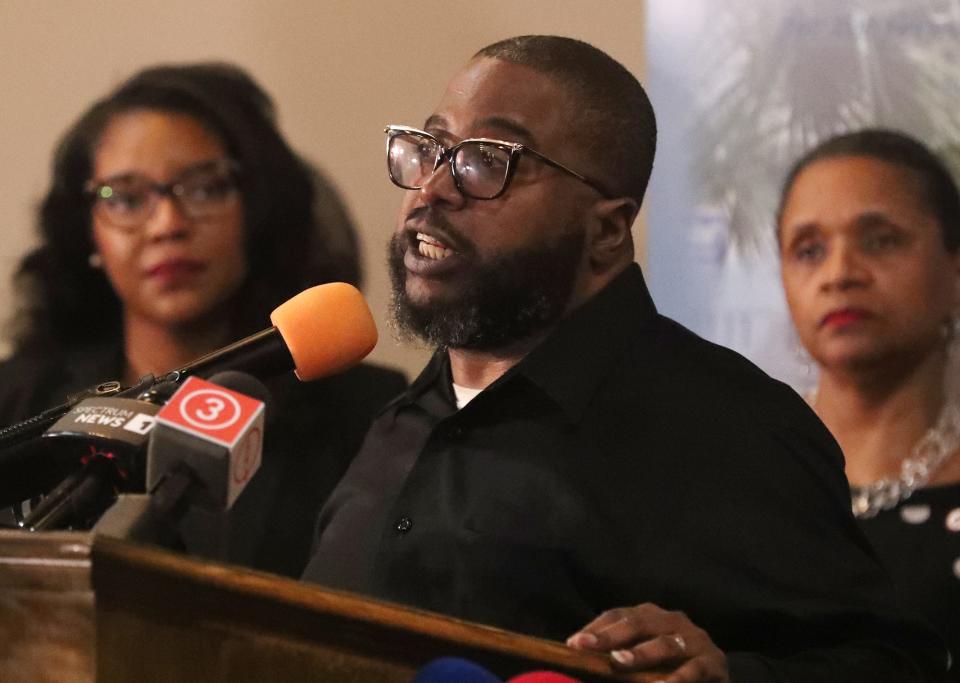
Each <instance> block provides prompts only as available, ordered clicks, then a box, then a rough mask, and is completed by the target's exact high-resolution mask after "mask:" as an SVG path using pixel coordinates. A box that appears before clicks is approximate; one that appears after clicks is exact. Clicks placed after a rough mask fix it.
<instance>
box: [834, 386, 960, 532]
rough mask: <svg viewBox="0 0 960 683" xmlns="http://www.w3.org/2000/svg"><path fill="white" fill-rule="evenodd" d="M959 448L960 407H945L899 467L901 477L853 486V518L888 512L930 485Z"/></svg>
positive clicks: (947, 405)
mask: <svg viewBox="0 0 960 683" xmlns="http://www.w3.org/2000/svg"><path fill="white" fill-rule="evenodd" d="M958 447H960V405H958V404H957V403H956V402H955V401H954V400H950V401H948V402H947V403H945V404H944V406H943V408H942V409H941V411H940V416H939V417H938V418H937V422H936V424H935V425H934V426H933V427H931V428H930V429H929V430H928V431H927V433H926V434H924V435H923V437H922V438H921V439H920V440H919V441H918V442H917V443H916V445H914V447H913V450H912V451H911V453H910V457H908V458H905V459H904V460H903V462H902V463H901V464H900V476H899V477H897V478H896V479H894V478H891V477H888V478H886V479H879V480H877V481H875V482H872V483H870V484H867V485H866V486H851V487H850V498H851V502H852V505H853V514H854V516H855V517H857V518H859V519H868V518H870V517H874V516H876V515H877V513H878V512H880V511H881V510H889V509H891V508H893V507H896V505H897V504H898V503H900V502H902V501H904V500H907V498H909V497H910V496H911V495H913V492H914V491H916V490H917V489H918V488H921V487H922V486H923V485H924V484H926V483H927V482H928V481H930V477H932V476H933V474H934V473H935V472H936V471H937V470H938V469H939V468H940V466H941V465H943V464H944V463H945V462H946V461H947V460H949V459H950V456H952V455H953V454H954V453H956V451H957V448H958Z"/></svg>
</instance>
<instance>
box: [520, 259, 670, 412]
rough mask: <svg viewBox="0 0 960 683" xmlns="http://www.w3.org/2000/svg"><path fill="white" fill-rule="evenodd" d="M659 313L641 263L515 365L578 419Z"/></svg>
mask: <svg viewBox="0 0 960 683" xmlns="http://www.w3.org/2000/svg"><path fill="white" fill-rule="evenodd" d="M656 317H657V309H656V306H655V305H654V303H653V299H652V298H651V297H650V292H649V291H648V290H647V285H646V283H645V282H644V279H643V273H642V272H641V271H640V266H638V265H637V264H636V263H632V264H631V265H630V266H629V267H628V268H626V269H625V270H624V271H623V272H622V273H620V274H619V275H617V277H615V278H614V279H613V281H611V282H610V284H609V285H607V286H606V287H605V288H604V289H602V290H601V291H600V292H598V293H597V294H596V295H595V296H594V297H593V298H591V299H590V300H589V301H587V302H586V303H584V304H583V305H582V306H580V307H579V308H577V309H576V310H574V311H573V312H572V313H571V314H570V315H568V316H567V317H566V318H564V319H563V320H561V321H560V324H559V325H558V326H557V328H556V329H555V330H554V331H553V332H552V333H551V334H550V335H549V336H548V337H547V338H546V339H545V340H544V341H543V343H541V344H540V345H539V346H537V348H535V349H534V350H533V351H531V352H530V353H529V354H528V355H527V357H526V358H524V359H523V360H522V361H521V362H520V363H518V364H517V366H516V367H515V368H514V369H515V370H516V371H518V372H519V373H522V374H523V375H524V376H526V377H527V378H528V379H529V380H530V381H532V382H533V383H534V384H536V385H537V386H539V387H540V388H541V389H542V390H543V391H544V392H545V393H546V394H547V395H548V396H550V397H551V398H552V399H553V400H554V401H556V402H557V404H559V405H560V407H561V408H562V409H563V411H564V412H565V413H566V414H567V416H568V417H569V418H570V419H571V420H573V421H578V420H579V419H580V417H581V416H582V415H583V412H584V410H585V409H586V407H587V405H588V404H589V403H590V401H591V399H592V398H593V395H594V393H595V392H596V390H597V388H598V387H599V385H600V384H601V383H602V382H605V381H606V380H607V377H608V376H609V373H610V370H611V368H612V367H613V366H614V364H615V363H617V362H619V360H620V357H621V356H622V354H623V352H624V350H625V349H626V348H627V347H628V346H629V345H630V344H635V343H636V338H637V334H638V333H639V332H641V331H642V330H643V328H645V327H648V326H649V325H650V324H651V323H652V322H653V321H654V319H655V318H656Z"/></svg>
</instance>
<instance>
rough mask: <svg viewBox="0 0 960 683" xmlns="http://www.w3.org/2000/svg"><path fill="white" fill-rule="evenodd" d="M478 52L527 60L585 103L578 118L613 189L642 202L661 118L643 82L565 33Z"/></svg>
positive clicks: (512, 40) (509, 40)
mask: <svg viewBox="0 0 960 683" xmlns="http://www.w3.org/2000/svg"><path fill="white" fill-rule="evenodd" d="M474 57H475V58H476V57H490V58H493V59H500V60H503V61H506V62H512V63H515V64H522V65H523V66H527V67H530V68H531V69H534V70H535V71H539V72H541V73H543V74H546V75H548V76H550V77H552V78H554V79H556V80H557V82H559V83H560V84H562V85H563V86H565V87H566V88H568V89H569V90H570V92H571V94H572V95H573V96H574V97H575V98H576V99H577V101H578V104H579V105H581V107H580V108H579V109H578V116H579V118H580V121H578V123H579V125H580V126H581V128H582V130H583V131H584V133H585V139H586V140H587V144H588V145H589V146H590V152H591V153H592V155H593V158H594V161H595V163H596V165H597V167H598V168H599V169H600V170H601V172H603V173H604V174H605V175H606V177H605V178H601V179H600V180H601V182H602V183H603V184H605V185H606V186H607V187H608V188H609V190H612V191H613V192H614V193H615V194H618V195H621V196H627V197H632V198H633V199H634V200H636V202H637V204H638V205H639V204H640V203H642V201H643V195H644V193H645V192H646V189H647V183H648V182H649V180H650V173H651V171H652V170H653V157H654V153H655V152H656V148H657V121H656V117H655V116H654V113H653V107H652V106H651V104H650V100H649V98H648V97H647V93H646V92H645V91H644V89H643V86H642V85H640V82H639V81H638V80H637V79H636V78H635V77H634V76H633V74H631V73H630V72H629V71H627V69H626V68H625V67H624V66H623V65H622V64H620V63H619V62H618V61H616V60H615V59H613V58H612V57H611V56H610V55H608V54H606V53H605V52H603V51H602V50H598V49H597V48H595V47H594V46H592V45H590V44H588V43H585V42H583V41H581V40H576V39H574V38H566V37H562V36H536V35H533V36H517V37H515V38H507V39H506V40H501V41H499V42H496V43H493V44H492V45H488V46H487V47H485V48H483V49H482V50H480V51H479V52H477V54H476V55H474Z"/></svg>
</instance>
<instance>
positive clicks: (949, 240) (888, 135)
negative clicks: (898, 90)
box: [777, 128, 960, 253]
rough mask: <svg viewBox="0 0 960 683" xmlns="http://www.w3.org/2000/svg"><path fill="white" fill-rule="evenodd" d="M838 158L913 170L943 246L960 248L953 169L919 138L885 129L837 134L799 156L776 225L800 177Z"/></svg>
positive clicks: (959, 215)
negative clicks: (816, 164) (820, 163)
mask: <svg viewBox="0 0 960 683" xmlns="http://www.w3.org/2000/svg"><path fill="white" fill-rule="evenodd" d="M837 157H868V158H871V159H878V160H880V161H885V162H887V163H889V164H894V165H896V166H900V167H902V168H905V169H908V170H910V171H912V172H913V174H914V175H915V177H916V178H917V179H918V180H919V181H920V184H921V185H922V187H923V189H924V192H925V194H926V197H925V200H926V202H927V205H928V207H929V209H930V210H931V212H932V213H933V215H934V216H936V218H937V222H938V223H939V224H940V236H941V238H942V239H943V245H944V247H945V248H946V249H947V251H949V252H950V253H954V252H956V251H957V249H958V248H960V193H958V191H957V184H956V182H955V181H954V179H953V176H952V175H951V174H950V171H948V170H947V167H946V166H945V165H944V163H943V161H941V159H940V158H939V157H938V156H937V155H936V154H934V153H933V152H932V151H931V150H930V149H929V148H928V147H927V146H926V145H924V144H923V143H922V142H920V141H919V140H917V139H915V138H913V137H911V136H909V135H907V134H906V133H903V132H900V131H896V130H888V129H884V128H865V129H863V130H858V131H854V132H850V133H843V134H841V135H836V136H834V137H831V138H828V139H827V140H824V141H823V142H821V143H820V144H818V145H817V146H816V147H814V148H813V149H811V150H810V151H809V152H807V153H806V154H804V155H803V156H802V157H800V159H799V160H797V162H796V163H794V165H793V167H792V168H791V169H790V172H789V173H788V174H787V178H786V180H785V181H784V183H783V189H782V191H781V192H780V204H779V206H778V207H777V226H779V225H780V221H781V219H782V217H783V209H784V204H785V203H786V200H787V195H788V194H790V190H791V189H792V188H793V184H794V182H796V180H797V176H798V175H800V173H801V172H802V171H803V170H804V169H805V168H807V166H809V165H811V164H812V163H814V162H815V161H821V160H823V159H835V158H837ZM778 230H779V227H778Z"/></svg>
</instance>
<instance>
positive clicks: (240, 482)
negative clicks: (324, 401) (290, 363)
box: [94, 371, 269, 559]
mask: <svg viewBox="0 0 960 683" xmlns="http://www.w3.org/2000/svg"><path fill="white" fill-rule="evenodd" d="M268 403H269V392H268V390H267V388H266V387H265V386H264V385H263V384H262V383H261V382H259V381H258V380H256V379H255V378H253V377H251V376H250V375H247V374H245V373H242V372H237V371H226V372H221V373H218V374H217V375H214V376H213V377H211V378H210V381H203V380H200V379H198V378H190V379H188V380H187V381H186V382H185V383H184V384H183V386H182V387H181V388H180V389H179V390H178V391H177V393H176V394H174V396H173V397H172V398H171V400H170V401H169V402H168V404H167V405H166V406H165V407H164V408H163V409H162V410H161V411H160V412H159V413H158V414H157V424H156V426H155V428H154V429H153V431H152V432H151V434H150V438H149V446H148V449H147V490H148V491H149V495H148V496H144V495H126V496H121V497H120V499H119V500H118V502H117V504H116V505H114V506H113V507H112V508H110V509H109V510H108V511H107V512H106V513H105V514H104V515H103V517H102V518H101V520H100V521H99V522H98V523H97V525H96V526H95V527H94V531H95V532H96V533H104V534H108V535H113V536H120V537H123V538H127V539H128V540H136V541H142V542H151V543H158V544H160V545H165V546H168V547H175V548H179V549H182V550H185V551H186V552H188V553H189V554H191V555H200V556H204V557H208V558H212V559H226V557H227V553H228V550H229V548H228V538H229V533H228V529H229V519H230V517H229V510H230V508H231V506H232V505H233V503H234V501H235V500H236V499H237V497H238V496H239V495H240V494H241V493H242V491H243V490H244V488H245V487H246V486H247V484H249V482H250V480H251V479H252V478H253V476H254V475H255V474H256V472H257V470H258V468H259V464H260V459H261V456H262V446H263V427H264V422H265V412H266V404H268Z"/></svg>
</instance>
